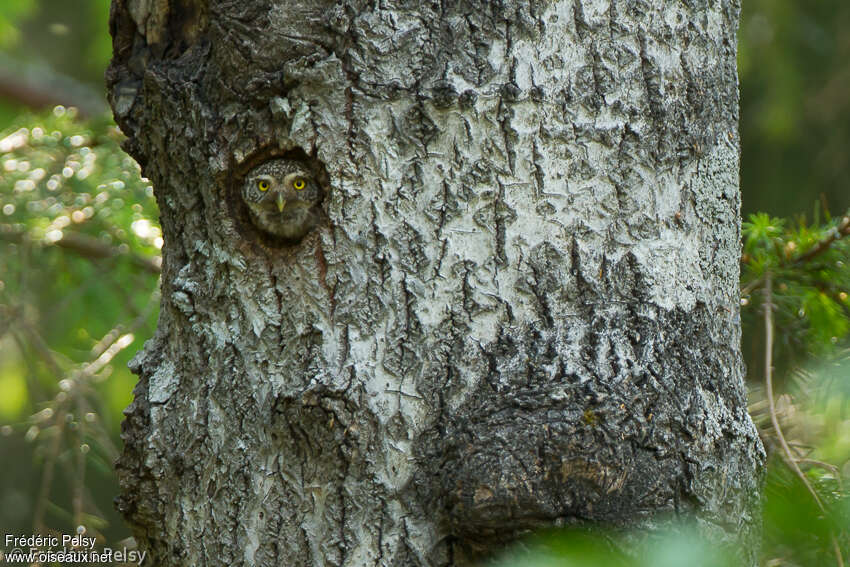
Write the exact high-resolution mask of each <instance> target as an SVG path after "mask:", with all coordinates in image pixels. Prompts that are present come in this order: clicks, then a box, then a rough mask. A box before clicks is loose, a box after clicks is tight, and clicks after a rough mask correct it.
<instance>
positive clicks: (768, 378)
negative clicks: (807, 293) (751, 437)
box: [764, 272, 844, 567]
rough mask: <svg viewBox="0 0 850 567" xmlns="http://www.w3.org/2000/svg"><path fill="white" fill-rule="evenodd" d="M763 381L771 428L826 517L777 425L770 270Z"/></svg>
mask: <svg viewBox="0 0 850 567" xmlns="http://www.w3.org/2000/svg"><path fill="white" fill-rule="evenodd" d="M764 335H765V339H764V342H765V347H764V383H765V388H766V390H767V402H768V405H769V407H770V421H771V423H773V430H774V431H775V432H776V437H777V439H779V444H780V445H781V446H782V450H783V452H784V457H785V460H786V462H787V463H788V466H789V467H790V468H791V470H793V471H794V472H795V473H796V475H797V476H798V477H799V478H800V480H801V481H802V482H803V485H804V486H805V487H806V488H807V489H808V491H809V493H810V494H811V495H812V498H814V500H815V503H816V504H817V505H818V508H820V511H821V512H822V513H823V515H824V516H825V517H828V516H829V515H828V514H827V511H826V508H825V507H824V505H823V502H821V499H820V497H819V496H818V494H817V492H815V489H814V488H813V487H812V485H811V484H810V483H809V480H808V479H807V478H806V475H804V474H803V471H801V470H800V467H799V465H798V464H797V460H796V459H795V458H794V455H793V454H792V453H791V447H789V446H788V443H787V442H786V441H785V435H783V433H782V427H780V426H779V418H778V417H777V415H776V405H775V404H774V401H773V278H772V277H771V273H770V272H766V273H765V275H764ZM829 536H830V539H831V540H832V549H833V551H834V552H835V559H836V561H837V562H838V567H844V559H843V558H842V556H841V549H840V548H839V547H838V541H837V540H836V539H835V534H834V533H833V531H832V528H831V527H830V529H829Z"/></svg>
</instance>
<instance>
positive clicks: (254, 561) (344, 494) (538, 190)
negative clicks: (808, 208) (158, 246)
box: [107, 0, 763, 566]
mask: <svg viewBox="0 0 850 567" xmlns="http://www.w3.org/2000/svg"><path fill="white" fill-rule="evenodd" d="M738 12H739V6H738V1H737V0H713V1H711V2H709V1H706V0H691V1H684V2H682V1H679V0H675V1H674V0H664V1H663V2H645V1H642V0H638V1H629V2H626V1H623V0H620V1H617V0H611V1H610V2H608V1H605V2H603V1H600V0H550V1H546V0H532V1H531V2H520V1H518V0H501V1H490V2H485V1H482V0H464V1H458V2H446V1H444V0H441V1H440V2H437V1H432V2H409V1H405V0H382V1H381V2H366V1H365V0H340V1H339V2H330V1H328V0H323V1H316V0H310V1H307V0H277V1H272V0H257V1H252V2H241V1H225V0H209V1H204V0H171V1H167V0H162V1H156V2H151V1H147V0H113V6H112V17H111V31H112V35H113V38H114V52H115V57H114V59H113V61H112V64H111V66H110V69H109V71H108V73H107V81H108V85H109V91H110V102H111V104H112V107H113V109H114V111H115V116H116V119H117V120H118V122H119V124H120V126H121V128H122V129H123V131H124V132H125V133H126V134H127V136H128V137H129V139H128V140H127V143H126V149H127V150H128V151H129V152H130V153H131V154H132V155H133V156H134V157H135V158H136V159H137V160H139V162H140V163H141V165H142V169H143V174H144V175H145V176H146V177H149V178H150V179H151V180H152V182H153V183H154V186H155V188H156V194H157V200H158V203H159V206H160V209H161V215H162V217H161V221H162V227H163V233H164V238H165V246H164V248H163V260H164V261H163V275H162V290H163V295H162V297H163V299H162V312H161V316H160V320H159V326H158V329H157V332H156V335H155V337H154V338H153V339H152V340H151V341H150V342H148V343H147V345H146V346H145V349H144V350H143V351H142V352H141V353H140V354H139V355H138V356H137V357H136V359H135V360H134V363H133V369H134V371H135V372H137V373H138V374H139V384H138V386H137V388H136V391H135V395H136V397H135V401H134V402H133V403H132V405H131V406H130V407H129V408H128V410H127V412H126V414H127V420H126V422H125V423H124V432H123V436H124V441H125V449H124V453H123V456H122V457H121V459H120V461H119V463H118V470H119V474H120V478H121V483H122V496H121V497H120V499H119V507H120V509H121V510H122V512H123V513H124V514H125V516H126V518H127V520H128V521H129V522H130V524H131V526H132V527H133V530H134V532H135V535H136V537H137V539H138V540H139V542H140V545H141V546H142V547H143V548H145V549H147V550H148V551H149V553H150V556H151V561H152V564H154V565H160V566H171V565H175V566H176V565H180V566H183V565H298V566H300V565H305V566H306V565H314V566H324V565H345V566H366V565H375V566H378V565H381V566H390V565H399V566H400V565H421V566H443V565H463V564H467V563H468V562H469V561H471V560H473V559H475V558H476V557H479V556H480V554H481V553H486V552H488V551H493V550H494V549H497V548H498V546H499V545H502V544H503V543H504V542H506V541H509V540H510V539H512V538H514V537H516V536H517V535H520V534H522V533H524V532H526V531H528V530H530V529H533V528H537V527H541V526H552V525H574V524H584V523H587V522H601V523H604V524H606V525H610V526H615V527H628V526H636V527H649V526H651V525H653V524H654V522H656V521H657V520H658V519H659V518H662V517H667V516H669V515H671V514H673V515H680V514H681V515H684V514H690V513H694V514H696V515H697V517H698V518H699V523H700V525H701V526H703V527H704V528H705V530H704V531H705V532H706V533H709V534H711V536H712V537H714V538H716V539H717V540H718V541H734V540H735V539H736V538H740V539H742V540H743V541H745V542H749V543H752V542H753V541H754V540H755V539H757V538H758V524H759V522H758V508H757V502H758V491H759V479H760V468H761V465H762V461H763V451H762V447H761V444H760V441H759V439H758V437H757V434H756V431H755V428H754V427H753V424H752V422H751V421H750V418H749V416H748V415H747V411H746V392H745V389H744V384H743V379H742V374H743V368H742V363H741V358H740V355H739V337H740V326H739V317H738V297H739V295H738V259H739V256H738V255H739V238H740V231H739V193H738V159H739V149H738V134H737V122H738V102H737V101H738V98H737V97H738V91H737V81H736V68H735V52H736V40H735V32H736V28H737V21H738ZM281 156H282V157H286V158H288V159H296V160H299V161H301V162H304V163H305V164H307V165H308V166H309V167H310V168H312V170H313V171H316V172H318V173H317V175H318V176H319V178H321V180H322V183H323V186H324V192H325V196H324V200H323V201H322V205H321V207H322V210H323V213H322V220H321V222H320V225H319V226H318V227H316V228H314V229H313V230H312V231H311V232H310V233H309V234H307V236H306V237H305V238H304V239H303V240H301V241H300V242H297V243H293V242H282V241H280V240H276V239H274V238H270V237H269V236H268V235H266V234H264V233H263V232H261V231H259V230H258V229H257V228H255V227H254V225H253V224H252V222H251V217H250V216H249V215H248V214H247V211H246V206H245V204H244V202H243V201H242V198H241V196H240V189H239V188H240V187H241V185H242V183H243V178H244V177H245V175H246V172H247V171H249V170H250V169H251V168H253V167H255V166H257V165H258V164H260V163H262V162H264V161H266V160H269V159H276V158H278V157H281ZM749 549H750V550H752V549H754V547H752V546H751V547H750V548H749ZM749 553H753V552H752V551H750V552H749ZM747 560H749V561H751V562H752V561H753V560H754V559H753V556H752V555H750V556H749V557H748V558H747Z"/></svg>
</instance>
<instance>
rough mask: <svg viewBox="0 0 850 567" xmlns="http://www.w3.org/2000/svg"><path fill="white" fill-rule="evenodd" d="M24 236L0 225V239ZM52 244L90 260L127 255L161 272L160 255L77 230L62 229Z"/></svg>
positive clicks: (132, 259)
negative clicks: (139, 251) (131, 249)
mask: <svg viewBox="0 0 850 567" xmlns="http://www.w3.org/2000/svg"><path fill="white" fill-rule="evenodd" d="M26 237H27V231H22V230H14V229H12V228H11V227H10V226H9V225H0V240H8V241H11V242H22V241H24V240H25V239H26ZM53 245H54V246H58V247H60V248H63V249H65V250H68V251H70V252H73V253H75V254H77V255H78V256H82V257H84V258H89V259H92V260H102V259H108V258H116V257H118V256H127V257H129V258H130V261H131V262H132V263H133V264H135V265H136V266H138V267H139V268H142V269H143V270H145V271H147V272H150V273H152V274H159V273H160V272H162V257H161V256H153V257H152V258H146V257H144V256H141V255H139V254H135V253H133V252H124V251H122V250H121V248H120V247H118V246H110V245H109V244H104V243H103V242H101V241H100V240H98V239H97V238H94V237H92V236H88V235H86V234H82V233H79V232H71V231H64V232H63V234H62V238H60V239H59V240H57V241H56V242H55V243H53Z"/></svg>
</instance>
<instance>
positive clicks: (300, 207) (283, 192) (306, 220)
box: [242, 159, 322, 239]
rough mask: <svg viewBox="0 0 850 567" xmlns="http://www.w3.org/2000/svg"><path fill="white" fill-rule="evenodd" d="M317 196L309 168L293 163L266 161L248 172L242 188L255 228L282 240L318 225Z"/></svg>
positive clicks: (300, 235) (301, 234)
mask: <svg viewBox="0 0 850 567" xmlns="http://www.w3.org/2000/svg"><path fill="white" fill-rule="evenodd" d="M321 197H322V193H321V189H320V188H319V185H318V183H316V180H315V179H313V176H312V174H311V173H310V171H309V169H308V168H306V167H305V166H304V165H303V164H302V163H300V162H298V161H295V160H287V159H274V160H270V161H267V162H265V163H263V164H261V165H259V166H257V167H255V168H254V169H252V170H251V171H249V172H248V174H247V175H246V176H245V182H244V185H243V186H242V199H243V200H244V201H245V204H246V205H248V210H249V211H250V213H251V220H252V221H253V222H254V224H255V225H256V226H257V228H259V229H261V230H263V231H265V232H268V233H270V234H273V235H275V236H279V237H281V238H286V239H299V238H301V237H302V236H304V235H305V234H306V233H307V232H308V231H309V230H310V229H311V228H313V227H314V226H315V225H316V224H317V223H318V219H319V215H318V204H319V201H320V200H321Z"/></svg>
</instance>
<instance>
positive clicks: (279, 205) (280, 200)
mask: <svg viewBox="0 0 850 567" xmlns="http://www.w3.org/2000/svg"><path fill="white" fill-rule="evenodd" d="M276 202H277V210H279V211H280V212H283V208H284V207H285V206H286V199H284V198H283V194H282V193H278V194H277V201H276Z"/></svg>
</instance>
